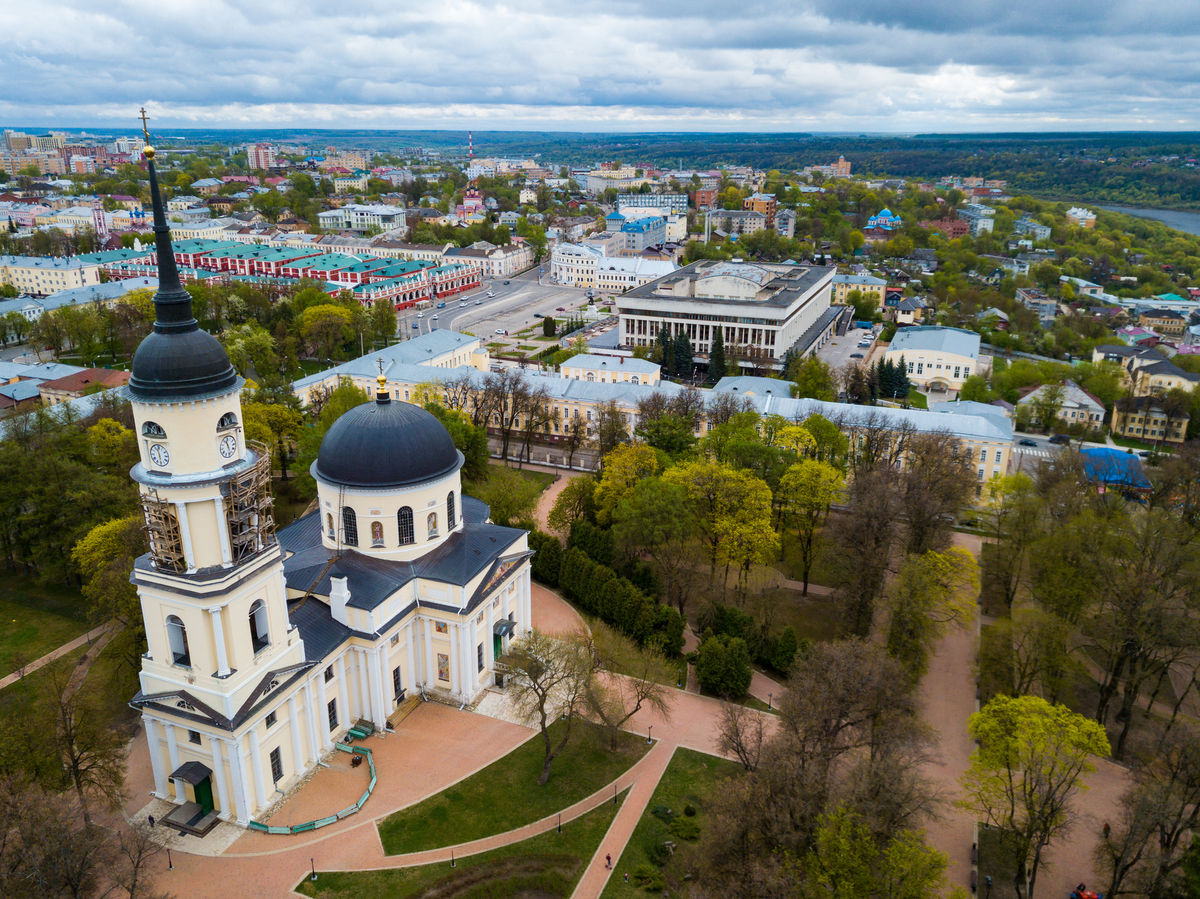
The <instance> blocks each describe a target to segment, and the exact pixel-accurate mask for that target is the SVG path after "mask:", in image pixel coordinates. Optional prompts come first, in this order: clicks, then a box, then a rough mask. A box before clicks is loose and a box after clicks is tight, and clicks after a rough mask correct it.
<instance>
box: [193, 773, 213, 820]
mask: <svg viewBox="0 0 1200 899" xmlns="http://www.w3.org/2000/svg"><path fill="white" fill-rule="evenodd" d="M194 789H195V792H196V804H197V805H199V806H200V811H202V812H204V814H206V815H207V814H208V813H209V812H211V811H212V810H213V800H212V780H211V778H208V777H206V778H204V780H202V781H200V783H198V784H196V786H195V788H194Z"/></svg>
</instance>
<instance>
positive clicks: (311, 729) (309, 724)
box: [304, 675, 321, 764]
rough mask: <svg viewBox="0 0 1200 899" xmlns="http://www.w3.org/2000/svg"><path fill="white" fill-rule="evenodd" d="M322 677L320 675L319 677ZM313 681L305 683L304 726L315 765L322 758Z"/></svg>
mask: <svg viewBox="0 0 1200 899" xmlns="http://www.w3.org/2000/svg"><path fill="white" fill-rule="evenodd" d="M318 676H320V675H318ZM313 702H314V700H313V691H312V681H311V680H307V681H305V682H304V724H305V727H306V728H307V729H308V745H309V748H310V749H312V759H311V761H312V762H313V764H316V761H317V759H319V758H320V757H321V741H320V740H318V739H317V725H316V712H315V709H314V707H313Z"/></svg>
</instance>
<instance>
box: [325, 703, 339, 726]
mask: <svg viewBox="0 0 1200 899" xmlns="http://www.w3.org/2000/svg"><path fill="white" fill-rule="evenodd" d="M325 710H326V713H327V715H328V717H329V729H330V730H335V729H336V728H337V726H338V717H337V700H336V699H331V700H329V702H328V704H326V706H325Z"/></svg>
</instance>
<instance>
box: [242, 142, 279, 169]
mask: <svg viewBox="0 0 1200 899" xmlns="http://www.w3.org/2000/svg"><path fill="white" fill-rule="evenodd" d="M275 152H276V151H275V148H274V147H273V146H271V145H270V144H248V145H247V146H246V164H247V166H248V167H249V168H251V169H264V170H265V169H273V168H275Z"/></svg>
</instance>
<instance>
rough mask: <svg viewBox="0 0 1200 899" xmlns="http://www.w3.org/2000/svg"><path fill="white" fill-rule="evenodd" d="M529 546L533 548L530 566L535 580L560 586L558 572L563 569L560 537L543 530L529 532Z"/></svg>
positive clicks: (549, 585)
mask: <svg viewBox="0 0 1200 899" xmlns="http://www.w3.org/2000/svg"><path fill="white" fill-rule="evenodd" d="M529 548H530V549H532V550H533V552H534V556H533V561H532V562H531V563H530V568H531V570H532V573H533V577H534V579H535V580H537V581H539V582H541V583H543V584H545V585H546V586H547V587H557V586H558V574H559V571H561V570H562V556H563V548H562V544H561V543H559V542H558V538H557V537H554V536H552V535H550V534H546V533H544V532H542V531H531V532H530V533H529Z"/></svg>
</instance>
